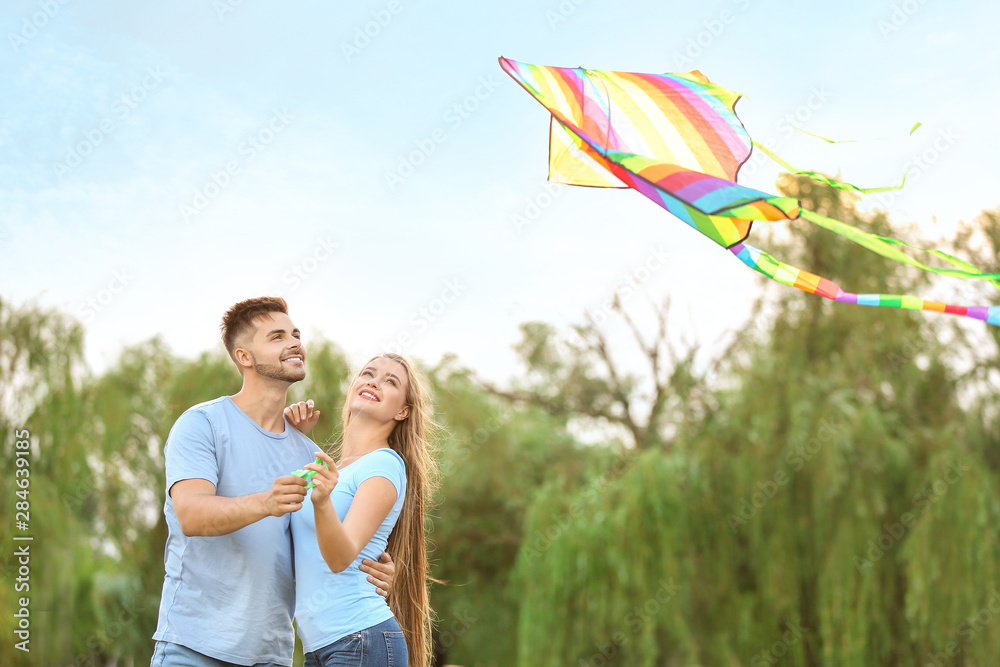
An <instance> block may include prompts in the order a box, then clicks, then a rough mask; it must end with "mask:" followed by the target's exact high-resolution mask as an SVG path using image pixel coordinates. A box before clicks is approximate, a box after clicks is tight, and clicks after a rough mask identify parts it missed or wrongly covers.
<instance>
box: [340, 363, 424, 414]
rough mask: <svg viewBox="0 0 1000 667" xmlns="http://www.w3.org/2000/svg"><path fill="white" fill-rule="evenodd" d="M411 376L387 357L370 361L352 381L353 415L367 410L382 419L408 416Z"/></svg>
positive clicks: (351, 402) (365, 412)
mask: <svg viewBox="0 0 1000 667" xmlns="http://www.w3.org/2000/svg"><path fill="white" fill-rule="evenodd" d="M408 385H409V377H408V376H407V373H406V367H405V366H403V364H401V363H399V362H398V361H393V360H392V359H388V358H386V357H376V358H374V359H372V360H371V361H369V362H368V363H367V364H366V365H365V367H364V368H362V369H361V373H359V374H358V376H357V377H356V378H355V379H354V382H353V383H352V384H351V389H350V395H349V396H348V399H347V405H348V408H349V409H350V411H351V416H352V417H353V416H355V415H357V414H359V413H362V412H363V413H364V414H365V415H366V416H368V417H371V418H374V419H377V420H379V421H389V420H396V421H402V420H403V419H406V417H407V415H408V414H409V412H410V408H409V407H408V406H407V405H406V391H407V387H408Z"/></svg>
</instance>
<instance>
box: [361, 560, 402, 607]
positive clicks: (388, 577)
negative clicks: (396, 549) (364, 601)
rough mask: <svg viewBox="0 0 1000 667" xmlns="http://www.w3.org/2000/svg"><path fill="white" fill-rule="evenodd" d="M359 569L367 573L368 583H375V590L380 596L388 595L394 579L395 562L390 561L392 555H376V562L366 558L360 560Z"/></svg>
mask: <svg viewBox="0 0 1000 667" xmlns="http://www.w3.org/2000/svg"><path fill="white" fill-rule="evenodd" d="M361 571H362V572H365V573H367V574H368V583H370V584H374V585H375V592H376V593H378V594H379V595H381V596H382V597H384V598H385V597H389V591H390V590H392V584H393V582H394V581H395V580H396V564H395V563H393V562H392V556H390V555H389V554H388V553H383V554H382V555H381V556H379V557H378V562H375V561H373V560H368V559H367V558H364V559H362V561H361Z"/></svg>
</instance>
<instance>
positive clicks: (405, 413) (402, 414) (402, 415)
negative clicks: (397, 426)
mask: <svg viewBox="0 0 1000 667" xmlns="http://www.w3.org/2000/svg"><path fill="white" fill-rule="evenodd" d="M409 416H410V406H409V405H404V406H403V409H402V410H400V411H399V412H397V413H396V416H395V417H393V419H395V420H396V421H398V422H401V421H403V420H404V419H406V418H407V417H409Z"/></svg>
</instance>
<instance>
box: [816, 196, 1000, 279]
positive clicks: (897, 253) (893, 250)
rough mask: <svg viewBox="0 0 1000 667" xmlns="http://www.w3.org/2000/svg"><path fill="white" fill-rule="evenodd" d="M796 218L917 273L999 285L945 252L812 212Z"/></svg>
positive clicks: (995, 276) (993, 275)
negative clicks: (927, 258) (926, 259)
mask: <svg viewBox="0 0 1000 667" xmlns="http://www.w3.org/2000/svg"><path fill="white" fill-rule="evenodd" d="M799 217H801V218H803V219H805V220H808V221H809V222H811V223H813V224H814V225H817V226H819V227H822V228H824V229H828V230H830V231H831V232H833V233H834V234H839V235H840V236H843V237H844V238H846V239H848V240H851V241H854V242H855V243H857V244H858V245H860V246H864V247H865V248H868V249H869V250H871V251H872V252H876V253H878V254H880V255H882V256H883V257H888V258H889V259H892V260H895V261H897V262H901V263H903V264H909V265H911V266H915V267H917V268H918V269H923V270H924V271H929V272H930V273H937V274H939V275H942V276H949V277H952V278H964V279H966V280H986V281H989V282H990V283H991V284H992V285H993V286H994V287H996V288H997V289H1000V282H998V281H1000V273H987V272H985V271H981V270H980V269H978V268H976V267H975V266H973V265H972V264H970V263H969V262H966V261H965V260H964V259H960V258H958V257H955V256H954V255H949V254H948V253H946V252H941V251H940V250H928V249H926V248H919V247H917V246H912V245H910V244H909V243H906V242H905V241H900V240H898V239H891V238H888V237H886V236H878V235H877V234H870V233H868V232H863V231H861V230H860V229H858V228H857V227H853V226H851V225H848V224H847V223H845V222H840V221H839V220H834V219H833V218H828V217H826V216H825V215H820V214H819V213H814V212H813V211H809V210H806V209H802V210H801V211H800V212H799ZM907 249H909V250H919V251H920V252H926V253H930V254H931V255H934V256H935V257H938V258H940V259H943V260H944V261H946V262H948V263H949V264H951V265H952V266H954V267H958V268H954V269H949V268H937V267H933V266H927V265H926V264H924V263H922V262H919V261H917V260H916V259H913V258H912V257H910V255H909V254H907V252H906V250H907Z"/></svg>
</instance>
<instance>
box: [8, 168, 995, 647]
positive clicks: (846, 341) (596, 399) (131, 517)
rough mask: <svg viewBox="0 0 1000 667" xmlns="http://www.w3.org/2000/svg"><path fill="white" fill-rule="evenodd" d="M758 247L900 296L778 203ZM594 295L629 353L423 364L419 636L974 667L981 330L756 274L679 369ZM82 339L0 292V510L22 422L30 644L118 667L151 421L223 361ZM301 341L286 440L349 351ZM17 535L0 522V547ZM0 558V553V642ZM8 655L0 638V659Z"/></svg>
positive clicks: (141, 577) (218, 378)
mask: <svg viewBox="0 0 1000 667" xmlns="http://www.w3.org/2000/svg"><path fill="white" fill-rule="evenodd" d="M783 187H784V189H785V191H786V192H787V193H788V194H791V195H794V196H797V197H799V198H800V199H802V200H803V203H804V204H805V205H806V206H807V207H808V208H811V209H813V210H817V211H819V212H820V213H823V214H825V215H830V216H833V217H837V218H839V219H843V220H846V221H849V222H851V221H853V222H855V223H856V224H858V225H859V226H862V227H867V228H868V229H870V230H872V231H874V232H876V233H878V234H882V235H886V236H893V235H897V234H896V232H894V230H893V226H892V225H891V224H890V222H889V220H888V219H887V218H886V216H885V215H884V214H876V215H871V216H868V217H864V216H861V215H859V214H857V212H856V211H855V210H854V208H853V202H852V200H850V199H849V198H845V197H844V195H843V193H841V192H836V191H833V190H831V189H830V188H826V187H821V186H817V185H815V184H811V183H808V182H806V181H803V180H795V179H790V180H788V181H786V182H784V183H783ZM757 233H759V232H757ZM901 235H903V236H907V237H909V238H912V236H913V234H912V232H911V231H907V232H906V233H904V234H901ZM762 245H766V247H768V249H769V250H771V251H772V252H773V253H774V255H775V256H777V257H780V258H781V259H783V260H786V261H788V262H790V263H792V264H793V265H796V266H801V267H802V268H804V269H806V270H809V271H813V272H815V273H818V274H820V275H824V276H828V277H830V278H831V279H833V280H836V281H838V282H839V283H841V284H842V285H843V286H844V287H845V289H850V290H851V291H858V292H890V293H891V292H896V293H916V294H920V293H923V292H925V291H926V290H927V289H928V288H929V284H928V280H927V278H926V276H924V275H922V274H920V273H918V272H915V271H912V270H910V269H909V268H907V267H901V266H898V265H896V264H894V263H892V262H889V261H886V260H884V259H883V258H881V257H878V256H876V255H873V254H871V253H867V252H866V251H864V250H863V249H861V248H858V247H857V246H853V245H851V244H849V243H847V242H845V241H843V240H842V239H840V238H838V237H835V236H833V235H832V234H830V233H829V232H826V231H824V230H815V229H809V228H806V227H799V226H795V225H793V226H792V227H791V229H790V234H789V235H788V236H787V237H785V238H784V239H783V240H774V239H772V240H771V241H770V242H768V243H766V244H762ZM952 252H954V253H955V254H957V255H959V256H964V257H967V258H969V259H970V260H972V261H973V262H974V263H977V264H978V265H979V266H981V267H982V268H984V269H986V270H992V271H997V270H1000V260H998V259H997V258H998V256H1000V211H995V212H987V213H984V214H983V216H982V217H981V218H980V220H978V221H977V223H976V224H975V225H969V226H967V227H966V228H964V229H963V231H962V232H961V233H960V234H959V235H958V236H957V237H956V239H955V244H954V247H953V248H952ZM762 284H763V283H762ZM954 300H955V301H956V302H961V303H990V302H996V290H995V288H994V287H992V286H990V285H969V286H968V287H966V288H964V292H963V294H962V295H961V296H960V297H959V298H956V299H954ZM614 311H615V312H614V313H613V316H615V317H618V318H620V322H619V323H624V325H625V326H624V327H622V328H623V330H625V331H626V333H627V334H629V335H631V336H632V340H633V343H634V344H635V346H636V347H637V349H638V350H639V352H640V358H644V359H645V360H646V362H648V363H647V365H646V367H645V369H629V370H628V371H626V370H625V369H623V368H622V367H620V366H619V365H618V358H619V355H620V350H618V349H612V347H611V344H610V342H609V337H608V336H607V335H606V331H605V330H604V329H602V327H601V326H598V324H597V323H596V322H595V321H594V320H593V319H590V318H587V319H585V321H584V323H583V324H581V325H579V326H577V327H575V328H574V330H573V331H572V332H569V335H565V334H563V333H561V332H559V331H556V330H555V329H554V328H553V327H552V326H550V325H548V324H545V323H539V322H532V323H526V324H525V325H523V327H522V333H523V339H522V341H521V343H520V344H519V346H518V348H517V349H518V352H519V354H520V356H521V359H522V361H523V363H524V367H523V372H521V373H520V374H519V376H518V377H516V378H515V379H514V380H513V381H512V382H511V386H510V388H507V389H500V388H497V387H493V386H490V385H485V386H484V383H482V382H481V381H479V380H477V379H476V378H475V375H474V374H473V373H472V372H471V371H469V370H466V369H462V368H461V367H460V366H459V365H458V363H457V362H456V360H454V359H452V358H445V360H443V361H442V362H441V363H440V364H439V365H438V366H437V367H435V368H432V369H430V372H429V380H430V385H431V390H432V396H433V402H434V416H435V419H436V420H437V422H438V423H439V424H440V427H441V428H440V430H439V431H437V433H436V435H435V442H436V444H437V446H438V454H437V456H438V460H439V463H440V466H441V470H442V480H441V488H440V491H439V494H438V504H437V506H436V508H435V509H434V510H433V513H432V516H431V517H429V519H428V526H429V535H430V538H431V541H432V544H431V548H432V554H431V558H432V568H433V570H432V574H433V576H434V577H435V578H436V579H437V580H439V582H440V583H438V584H435V585H434V586H433V587H432V591H431V597H432V604H433V606H434V607H435V609H436V612H437V614H438V617H439V619H440V622H439V625H438V629H437V633H436V647H437V649H438V654H439V657H440V658H446V659H447V661H448V662H449V663H451V664H458V665H463V666H464V667H475V666H480V667H487V666H488V667H507V666H509V665H515V664H517V665H521V666H522V667H531V666H532V665H540V666H545V667H548V666H550V665H574V666H576V665H590V666H592V667H605V666H610V665H620V666H626V665H627V666H628V667H634V666H644V665H645V666H650V667H652V666H662V665H712V666H713V667H714V666H717V665H719V666H723V665H725V666H729V665H732V666H735V665H750V666H751V667H756V665H771V664H783V665H803V666H809V667H816V666H819V665H866V666H867V665H914V664H926V663H928V662H932V657H933V659H935V660H937V661H938V662H939V663H940V664H954V665H968V666H971V665H984V664H992V663H993V662H994V660H995V656H996V655H998V654H1000V630H998V628H1000V611H997V610H1000V485H998V482H1000V435H998V434H1000V402H998V399H997V386H998V383H1000V371H998V370H997V369H998V367H1000V330H998V329H995V328H984V326H982V325H977V324H976V323H973V322H964V321H962V320H959V319H958V318H950V317H947V316H937V317H935V316H934V315H933V314H930V313H911V312H904V311H890V310H881V309H867V308H861V307H852V306H846V305H842V304H835V303H831V302H829V301H826V300H823V299H819V298H816V297H809V296H806V295H804V294H802V293H800V292H797V291H794V290H790V289H788V288H785V287H781V286H774V285H767V286H766V290H765V296H764V297H763V298H762V299H761V300H760V302H759V303H758V304H757V310H756V314H755V315H754V317H752V318H751V320H750V321H749V322H748V323H746V325H745V326H744V327H742V328H741V329H740V330H739V332H738V333H739V337H738V339H737V341H736V342H735V343H734V344H733V345H732V347H731V348H730V349H729V350H728V351H727V352H726V354H725V355H723V356H722V357H721V358H720V359H718V360H717V361H716V363H714V364H712V365H711V371H710V372H709V373H706V374H701V373H700V371H698V370H697V369H699V368H700V367H701V366H702V365H703V364H700V363H696V362H695V358H696V353H697V352H698V349H697V348H696V347H693V346H692V347H688V348H687V349H684V350H682V351H680V352H678V351H677V350H675V349H674V348H673V347H671V341H670V339H669V337H668V336H667V335H666V331H667V329H666V315H667V311H666V308H663V309H661V310H660V311H658V313H657V315H658V316H659V322H658V325H657V326H656V327H654V328H655V329H656V330H655V331H647V330H643V329H642V328H640V327H638V326H636V324H635V323H634V322H633V321H632V320H631V319H630V317H629V314H628V313H627V312H625V311H624V309H622V308H621V307H620V304H619V305H616V306H615V309H614ZM82 347H83V330H82V328H81V327H80V325H79V324H78V323H76V322H75V321H74V320H72V318H70V317H68V316H66V315H64V314H62V313H59V312H58V311H52V310H47V309H44V308H41V307H38V306H36V305H33V304H26V305H22V306H20V307H14V306H12V305H10V304H8V303H5V302H3V301H0V450H2V452H3V459H2V460H0V473H2V474H3V476H4V477H3V479H4V480H6V481H5V482H4V483H3V485H2V488H3V492H2V493H0V513H2V514H3V516H5V517H13V516H14V513H15V510H16V507H15V505H14V503H15V502H16V501H17V500H19V499H18V498H17V497H16V496H15V495H14V490H15V488H16V487H15V486H14V480H16V477H15V474H16V472H15V459H16V455H15V451H16V450H15V437H14V434H15V431H16V430H17V429H22V428H24V429H28V430H30V431H31V450H30V451H31V456H30V473H31V477H30V480H31V486H30V495H29V497H30V502H31V521H30V524H31V530H30V533H31V534H32V536H33V537H34V540H33V542H32V543H31V549H32V551H31V553H32V560H31V577H32V578H31V614H32V616H31V618H32V628H33V632H32V639H33V641H32V653H31V654H30V657H31V664H46V665H48V664H53V665H56V664H79V665H83V664H87V665H89V664H116V663H117V664H130V663H131V664H143V663H145V662H147V661H148V660H149V656H150V653H151V651H152V646H153V644H152V641H151V640H150V636H151V634H152V632H153V629H154V627H155V623H156V615H157V607H158V602H159V595H160V588H161V585H162V580H163V546H164V541H165V539H166V528H165V525H164V521H163V518H162V506H163V502H164V493H165V490H164V488H163V456H162V450H163V443H164V441H165V439H166V437H167V434H168V432H169V429H170V427H171V425H172V424H173V422H174V420H175V419H176V418H177V416H178V415H180V413H181V412H183V411H184V410H186V409H187V408H189V407H190V406H192V405H194V404H196V403H199V402H202V401H206V400H210V399H214V398H216V397H218V396H221V395H227V394H233V393H235V392H237V391H238V390H239V387H240V377H239V374H238V373H237V371H236V370H235V368H234V367H233V364H232V362H231V360H230V359H229V358H228V356H227V355H226V354H225V353H224V352H222V351H221V350H220V351H219V352H214V353H206V354H203V355H201V356H200V357H198V358H196V359H179V358H177V357H175V356H173V355H172V354H171V353H170V351H169V350H168V349H167V348H166V346H165V345H164V344H163V342H162V341H161V340H159V339H156V338H154V339H152V340H149V341H146V342H144V343H141V344H139V345H135V346H133V347H130V348H127V349H125V350H124V351H123V352H122V353H121V355H120V357H119V359H118V360H117V362H116V363H115V364H114V365H113V366H112V367H111V368H109V369H108V370H107V371H105V372H103V373H101V374H100V375H98V376H93V375H91V374H90V373H88V372H87V370H86V368H85V366H84V364H83V356H82ZM308 354H309V357H308V359H309V376H308V379H307V380H306V382H304V383H302V385H300V386H299V385H297V386H295V387H294V388H293V391H292V393H291V394H290V400H302V399H305V398H312V399H313V400H315V402H316V405H317V407H318V408H319V409H321V410H322V411H323V418H322V419H321V420H320V422H319V424H318V425H317V428H316V430H315V431H314V432H313V436H314V438H315V439H316V441H317V442H319V443H328V444H329V443H336V441H337V439H338V437H339V435H340V408H341V405H342V402H343V398H344V389H345V383H346V382H347V380H348V378H349V373H350V371H351V370H353V368H351V364H349V363H348V361H347V359H346V358H345V357H344V355H343V353H342V351H341V350H340V349H339V348H338V347H337V346H336V345H335V344H333V343H332V342H328V341H324V340H319V341H315V342H310V345H309V348H308ZM643 373H645V375H644V374H643ZM581 427H582V428H589V429H591V430H590V435H591V437H590V439H591V440H594V439H595V438H594V437H592V435H593V434H594V433H599V434H602V435H601V437H599V438H596V439H598V440H601V439H602V438H603V441H602V442H601V443H600V444H594V445H581V444H580V443H579V442H578V441H577V440H576V439H575V438H574V437H573V435H571V434H572V433H573V432H575V429H578V428H581ZM595 427H596V428H595ZM608 427H611V428H610V430H609V428H608ZM608 433H612V434H614V435H613V436H608V435H607V434H608ZM16 534H18V531H17V530H16V529H15V526H14V525H13V524H12V523H11V522H10V521H8V522H7V523H5V524H3V525H0V541H2V542H3V543H4V544H6V545H11V544H15V543H14V542H13V537H14V535H16ZM16 576H17V563H16V560H14V559H12V558H11V554H10V550H9V549H8V551H7V552H5V554H3V555H0V584H2V585H0V633H3V636H5V637H7V638H10V637H13V636H14V635H13V634H12V631H13V629H14V623H13V621H14V618H13V612H14V610H15V609H16V608H17V602H18V600H17V598H18V597H19V594H18V593H17V592H15V590H14V582H15V578H16ZM949 648H951V649H952V652H954V653H955V657H954V658H951V659H950V662H949V660H948V659H946V658H947V656H945V655H944V652H945V651H947V650H948V649H949ZM27 657H28V656H27V655H25V654H22V652H20V651H17V650H16V649H14V648H13V645H12V642H9V641H4V642H0V664H4V665H8V664H10V665H18V664H28V663H27V660H26V658H27ZM296 659H297V660H301V656H300V655H299V656H297V658H296Z"/></svg>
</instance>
